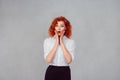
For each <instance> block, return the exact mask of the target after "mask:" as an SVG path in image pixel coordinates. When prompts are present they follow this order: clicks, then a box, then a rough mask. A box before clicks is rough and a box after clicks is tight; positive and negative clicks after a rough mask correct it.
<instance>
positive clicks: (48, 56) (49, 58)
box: [46, 31, 59, 63]
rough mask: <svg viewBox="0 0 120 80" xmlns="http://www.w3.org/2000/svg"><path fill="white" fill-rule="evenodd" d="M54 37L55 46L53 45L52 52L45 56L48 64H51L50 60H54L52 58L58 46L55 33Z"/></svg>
mask: <svg viewBox="0 0 120 80" xmlns="http://www.w3.org/2000/svg"><path fill="white" fill-rule="evenodd" d="M55 33H56V31H55ZM55 37H56V41H55V44H54V46H53V48H52V50H51V51H50V52H49V53H48V55H47V56H46V61H47V62H48V63H51V62H52V60H53V58H54V56H55V53H56V51H57V47H58V45H59V39H58V35H57V33H56V34H55Z"/></svg>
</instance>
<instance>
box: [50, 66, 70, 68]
mask: <svg viewBox="0 0 120 80" xmlns="http://www.w3.org/2000/svg"><path fill="white" fill-rule="evenodd" d="M49 67H55V68H69V67H70V66H55V65H49Z"/></svg>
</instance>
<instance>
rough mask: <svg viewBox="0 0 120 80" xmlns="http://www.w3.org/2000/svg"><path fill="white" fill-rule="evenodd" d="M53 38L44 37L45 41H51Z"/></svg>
mask: <svg viewBox="0 0 120 80" xmlns="http://www.w3.org/2000/svg"><path fill="white" fill-rule="evenodd" d="M51 39H52V38H51V37H47V38H45V39H44V43H47V42H50V41H51Z"/></svg>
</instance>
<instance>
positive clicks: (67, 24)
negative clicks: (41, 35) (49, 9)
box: [48, 16, 72, 38]
mask: <svg viewBox="0 0 120 80" xmlns="http://www.w3.org/2000/svg"><path fill="white" fill-rule="evenodd" d="M58 21H63V22H64V24H65V27H66V31H65V34H64V35H65V36H66V37H67V38H70V37H71V35H72V26H71V24H70V22H69V21H68V20H67V19H66V18H65V17H63V16H59V17H56V18H55V19H54V20H53V21H52V23H51V25H50V27H49V30H48V33H49V36H50V37H53V36H54V35H55V32H54V31H55V26H56V24H57V22H58Z"/></svg>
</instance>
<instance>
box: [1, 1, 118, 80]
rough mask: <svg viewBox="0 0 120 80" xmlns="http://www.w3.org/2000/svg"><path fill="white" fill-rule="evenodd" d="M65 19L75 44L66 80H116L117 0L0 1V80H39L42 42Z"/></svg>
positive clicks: (42, 76) (41, 79) (41, 70)
mask: <svg viewBox="0 0 120 80" xmlns="http://www.w3.org/2000/svg"><path fill="white" fill-rule="evenodd" d="M60 15H62V16H65V17H66V18H67V19H69V20H70V22H71V24H72V26H73V38H74V40H75V42H76V51H75V52H76V53H75V60H74V61H73V62H72V63H71V70H72V80H120V32H119V30H120V0H0V80H43V79H44V74H45V70H46V68H47V66H48V64H47V63H46V62H45V60H44V58H43V41H44V39H45V38H46V37H48V28H49V25H50V24H51V21H52V20H53V18H55V17H57V16H60Z"/></svg>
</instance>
